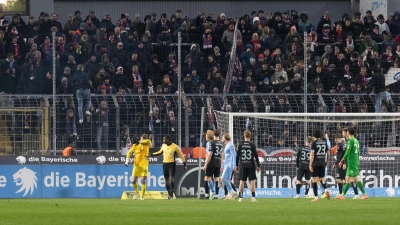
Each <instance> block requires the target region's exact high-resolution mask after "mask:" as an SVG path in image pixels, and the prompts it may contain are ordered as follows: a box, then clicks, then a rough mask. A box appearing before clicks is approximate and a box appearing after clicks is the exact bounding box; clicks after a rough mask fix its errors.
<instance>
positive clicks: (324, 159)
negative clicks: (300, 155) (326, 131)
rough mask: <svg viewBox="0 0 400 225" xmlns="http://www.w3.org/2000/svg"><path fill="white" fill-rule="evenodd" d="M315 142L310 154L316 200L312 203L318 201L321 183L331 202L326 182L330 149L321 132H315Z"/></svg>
mask: <svg viewBox="0 0 400 225" xmlns="http://www.w3.org/2000/svg"><path fill="white" fill-rule="evenodd" d="M313 136H314V138H315V139H314V141H313V143H312V144H311V154H310V171H311V173H312V175H311V177H312V188H313V191H314V195H315V198H314V199H313V200H311V201H313V202H317V201H318V185H317V184H318V182H321V185H322V187H323V188H324V189H325V196H326V198H327V199H328V200H329V199H330V194H329V191H328V189H327V188H326V182H325V167H326V165H327V163H328V160H329V149H328V145H327V144H326V141H325V140H324V139H322V137H323V136H322V132H321V131H320V130H314V132H313Z"/></svg>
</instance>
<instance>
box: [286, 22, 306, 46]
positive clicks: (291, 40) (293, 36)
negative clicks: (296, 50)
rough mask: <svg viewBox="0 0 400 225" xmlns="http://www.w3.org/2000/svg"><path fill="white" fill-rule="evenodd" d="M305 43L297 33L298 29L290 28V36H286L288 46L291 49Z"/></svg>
mask: <svg viewBox="0 0 400 225" xmlns="http://www.w3.org/2000/svg"><path fill="white" fill-rule="evenodd" d="M302 43H303V38H301V36H300V34H299V33H297V29H296V27H295V26H292V27H291V28H290V32H289V34H288V35H287V36H286V44H288V45H289V48H290V47H291V46H292V45H293V44H296V45H300V44H302Z"/></svg>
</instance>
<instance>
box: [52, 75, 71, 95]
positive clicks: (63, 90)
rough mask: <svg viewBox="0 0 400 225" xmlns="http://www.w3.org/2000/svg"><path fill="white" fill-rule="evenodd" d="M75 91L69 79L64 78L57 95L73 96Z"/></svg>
mask: <svg viewBox="0 0 400 225" xmlns="http://www.w3.org/2000/svg"><path fill="white" fill-rule="evenodd" d="M73 93H74V89H73V88H72V86H71V85H69V84H68V79H67V78H66V77H63V78H62V79H61V84H60V85H59V86H58V87H57V91H56V94H62V95H66V94H73Z"/></svg>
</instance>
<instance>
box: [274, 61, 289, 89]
mask: <svg viewBox="0 0 400 225" xmlns="http://www.w3.org/2000/svg"><path fill="white" fill-rule="evenodd" d="M280 77H283V80H284V82H288V81H289V79H288V76H287V73H286V71H285V70H284V69H283V68H282V64H281V63H280V62H277V63H276V64H275V72H274V74H273V75H272V77H271V80H272V84H276V83H279V78H280Z"/></svg>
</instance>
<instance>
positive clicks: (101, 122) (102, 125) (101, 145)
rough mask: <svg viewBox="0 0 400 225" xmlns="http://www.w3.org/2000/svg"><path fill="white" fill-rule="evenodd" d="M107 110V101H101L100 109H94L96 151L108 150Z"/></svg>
mask: <svg viewBox="0 0 400 225" xmlns="http://www.w3.org/2000/svg"><path fill="white" fill-rule="evenodd" d="M109 113H110V111H109V109H108V105H107V101H105V100H103V101H101V103H100V107H99V108H98V109H96V114H97V115H96V117H97V137H96V142H97V149H98V150H107V149H108V131H109V122H110V121H109V119H110V117H109Z"/></svg>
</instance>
